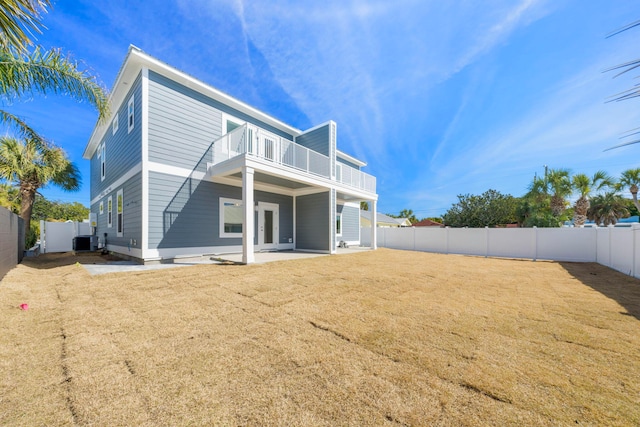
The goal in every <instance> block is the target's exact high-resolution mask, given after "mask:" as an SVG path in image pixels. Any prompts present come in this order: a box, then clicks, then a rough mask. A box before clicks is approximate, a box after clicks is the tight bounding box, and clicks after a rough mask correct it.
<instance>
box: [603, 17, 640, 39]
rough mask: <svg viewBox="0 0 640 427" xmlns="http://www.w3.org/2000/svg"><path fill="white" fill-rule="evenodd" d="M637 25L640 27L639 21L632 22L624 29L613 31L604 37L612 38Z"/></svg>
mask: <svg viewBox="0 0 640 427" xmlns="http://www.w3.org/2000/svg"><path fill="white" fill-rule="evenodd" d="M638 25H640V21H635V22H632V23H630V24H627V25H625V26H624V27H620V28H618V29H617V30H614V31H612V32H610V33H609V34H607V35H606V38H609V37H613V36H615V35H616V34H620V33H622V32H623V31H627V30H629V29H631V28H633V27H637V26H638Z"/></svg>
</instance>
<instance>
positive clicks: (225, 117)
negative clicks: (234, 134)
mask: <svg viewBox="0 0 640 427" xmlns="http://www.w3.org/2000/svg"><path fill="white" fill-rule="evenodd" d="M227 120H229V121H232V122H233V123H237V124H239V125H240V126H242V125H244V124H245V123H247V121H246V120H242V119H239V118H237V117H236V116H232V115H231V114H227V113H222V123H221V126H220V130H221V132H222V135H226V134H227Z"/></svg>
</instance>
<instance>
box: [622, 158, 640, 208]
mask: <svg viewBox="0 0 640 427" xmlns="http://www.w3.org/2000/svg"><path fill="white" fill-rule="evenodd" d="M638 185H640V168H636V169H628V170H626V171H624V172H622V176H620V182H619V185H618V186H619V189H620V190H621V189H623V188H626V187H629V192H630V193H631V196H632V197H633V204H634V205H635V206H636V209H638V210H640V204H638Z"/></svg>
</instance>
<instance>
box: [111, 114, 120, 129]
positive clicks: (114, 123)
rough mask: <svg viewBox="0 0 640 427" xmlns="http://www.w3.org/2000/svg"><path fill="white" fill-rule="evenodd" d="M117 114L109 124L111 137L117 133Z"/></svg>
mask: <svg viewBox="0 0 640 427" xmlns="http://www.w3.org/2000/svg"><path fill="white" fill-rule="evenodd" d="M118 125H119V124H118V112H116V115H115V116H114V117H113V122H111V135H115V134H116V132H118Z"/></svg>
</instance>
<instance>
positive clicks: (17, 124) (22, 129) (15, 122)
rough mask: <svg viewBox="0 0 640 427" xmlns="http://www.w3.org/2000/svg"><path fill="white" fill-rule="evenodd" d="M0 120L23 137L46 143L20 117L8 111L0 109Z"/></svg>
mask: <svg viewBox="0 0 640 427" xmlns="http://www.w3.org/2000/svg"><path fill="white" fill-rule="evenodd" d="M0 122H2V123H4V124H5V125H8V126H10V127H12V128H14V129H15V130H17V131H18V132H19V133H20V135H22V136H23V137H24V138H25V139H32V140H34V141H36V142H38V143H39V144H42V145H46V141H45V140H44V138H43V137H41V136H40V135H39V134H38V132H36V131H35V130H33V129H32V128H31V126H29V125H28V124H26V123H25V122H24V121H23V120H22V119H21V118H20V117H18V116H15V115H13V114H11V113H9V112H8V111H5V110H0Z"/></svg>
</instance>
